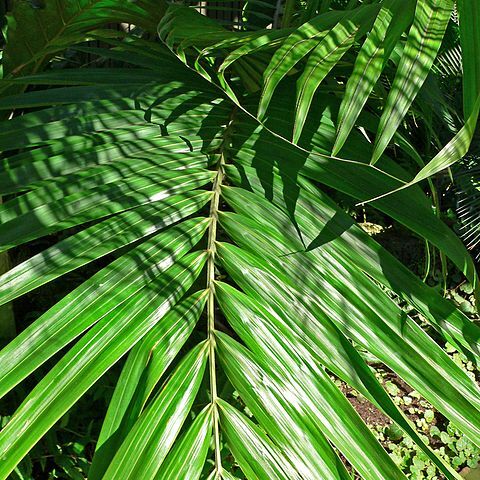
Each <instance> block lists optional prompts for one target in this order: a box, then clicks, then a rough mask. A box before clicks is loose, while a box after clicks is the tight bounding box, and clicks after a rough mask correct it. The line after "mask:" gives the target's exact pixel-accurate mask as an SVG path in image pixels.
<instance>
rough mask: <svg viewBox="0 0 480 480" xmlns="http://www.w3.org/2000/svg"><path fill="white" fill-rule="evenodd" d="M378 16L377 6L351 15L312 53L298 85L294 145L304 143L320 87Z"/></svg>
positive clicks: (329, 33) (330, 32) (325, 37)
mask: <svg viewBox="0 0 480 480" xmlns="http://www.w3.org/2000/svg"><path fill="white" fill-rule="evenodd" d="M376 12H377V7H376V6H374V5H370V6H369V8H362V9H358V10H356V11H353V12H352V14H351V15H348V16H346V17H345V18H343V19H341V20H340V21H339V22H338V24H337V25H335V26H334V27H333V28H332V29H331V30H330V31H329V32H328V33H327V34H326V35H325V36H324V37H323V38H322V40H321V41H320V42H319V43H318V45H317V46H316V47H315V48H314V49H313V51H312V52H311V53H310V56H309V57H308V60H307V63H306V65H305V67H304V69H303V72H302V74H301V76H300V78H299V79H298V81H297V101H296V106H295V123H294V127H293V142H294V143H298V140H299V139H300V136H301V134H302V131H303V126H304V125H305V121H306V119H307V115H308V111H309V110H310V105H311V103H312V100H313V96H314V94H315V92H316V90H317V89H318V87H319V86H320V83H321V82H322V81H323V80H324V78H325V77H326V76H327V75H328V73H329V72H330V70H331V69H332V68H333V67H334V66H335V65H336V64H337V63H338V62H339V61H340V60H341V58H342V57H343V55H345V53H347V51H348V50H349V49H350V48H351V47H352V46H353V44H354V42H355V40H356V39H357V38H359V37H360V36H362V35H364V34H365V33H366V32H367V30H368V29H369V28H370V26H371V24H372V22H373V18H375V14H376Z"/></svg>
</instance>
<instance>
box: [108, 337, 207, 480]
mask: <svg viewBox="0 0 480 480" xmlns="http://www.w3.org/2000/svg"><path fill="white" fill-rule="evenodd" d="M207 346H208V345H207V343H206V342H203V343H201V344H199V345H198V346H197V347H195V348H194V349H193V350H191V351H190V352H189V353H188V354H187V355H186V356H185V357H184V359H183V360H182V362H181V363H180V365H179V366H178V367H177V368H176V370H175V372H174V373H173V375H172V376H171V378H170V380H169V381H168V383H167V384H166V385H165V386H164V388H163V389H162V390H161V391H160V392H159V394H158V395H157V396H156V397H155V399H154V400H153V401H152V403H151V404H150V405H149V406H148V408H147V409H146V410H145V412H144V413H143V414H142V415H141V417H140V418H139V419H138V421H137V423H136V424H135V425H134V427H133V428H132V430H131V431H130V433H129V434H128V435H127V437H126V438H125V440H124V441H123V443H122V445H121V446H120V448H119V449H118V451H117V453H116V455H115V457H114V458H113V460H112V462H111V463H110V466H109V467H108V469H107V471H106V473H105V475H104V476H103V477H102V478H103V479H104V480H110V479H112V480H113V479H118V478H122V479H125V480H127V479H131V480H137V479H139V478H141V479H142V480H143V479H145V480H150V479H154V478H155V475H156V473H157V471H158V469H159V468H160V466H161V464H162V462H163V460H164V459H165V457H166V456H167V453H168V451H169V449H170V447H171V446H172V444H173V442H174V440H175V437H176V435H177V434H178V432H179V431H180V428H181V427H182V425H183V422H184V421H185V419H186V417H187V415H188V413H189V411H190V408H191V407H192V404H193V401H194V400H195V396H196V394H197V392H198V389H199V387H200V383H201V381H202V377H203V372H204V370H205V364H206V361H207V353H208V348H207Z"/></svg>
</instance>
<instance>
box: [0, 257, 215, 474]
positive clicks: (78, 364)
mask: <svg viewBox="0 0 480 480" xmlns="http://www.w3.org/2000/svg"><path fill="white" fill-rule="evenodd" d="M205 261H206V254H205V253H204V252H201V253H192V254H190V255H187V256H186V257H184V258H183V259H182V260H181V261H179V262H177V264H175V265H174V266H172V267H171V268H170V269H169V270H167V271H166V272H165V274H163V275H161V276H160V277H158V278H157V279H156V280H154V281H153V282H151V284H150V285H147V286H146V287H144V289H143V290H142V291H140V292H139V293H138V294H137V295H135V296H134V297H132V298H131V299H130V300H129V301H128V302H125V303H124V304H123V305H120V307H119V308H117V309H116V311H115V313H114V315H113V317H112V318H104V319H102V320H101V321H99V322H98V323H97V324H96V325H95V326H94V327H93V328H91V329H90V330H89V331H88V332H87V333H86V334H85V335H84V336H83V337H82V338H81V339H80V340H79V341H78V342H77V343H76V344H75V345H74V347H72V348H71V349H70V350H69V352H68V353H67V354H66V355H65V356H64V357H63V358H62V359H61V360H60V361H59V362H58V363H57V364H56V365H55V366H54V367H53V369H52V370H51V371H50V372H49V373H48V374H47V375H46V376H45V377H43V379H42V380H41V381H40V383H39V384H38V385H37V386H36V387H35V388H34V390H33V391H32V392H31V393H30V395H29V396H28V397H27V398H26V400H25V401H24V403H23V404H22V405H21V406H20V407H19V409H18V410H17V411H16V413H15V414H14V416H13V417H12V418H11V419H10V421H9V423H8V424H7V426H6V427H5V428H4V429H3V430H2V432H1V433H0V459H1V463H0V478H1V479H2V480H3V479H5V478H6V477H7V476H8V474H9V473H10V472H11V471H12V470H13V469H14V468H15V466H16V464H17V463H18V462H19V461H20V460H21V459H22V458H23V457H24V456H25V455H26V454H27V453H28V451H29V450H30V449H31V448H32V447H33V446H34V445H35V444H36V443H37V442H38V440H40V438H41V437H42V436H43V435H44V434H45V433H46V432H47V431H48V429H49V428H50V427H51V426H52V425H53V424H54V423H55V422H56V421H57V420H58V419H59V418H60V417H61V416H62V415H63V414H64V413H65V412H66V411H67V410H68V409H69V408H70V407H71V406H72V404H73V403H74V402H75V401H77V400H78V398H80V396H82V395H83V394H84V393H85V392H86V391H87V390H88V389H89V388H90V387H91V386H92V385H93V384H94V383H95V381H96V380H98V378H100V376H101V375H102V374H103V373H105V372H106V371H107V370H108V369H109V368H110V367H111V366H112V365H113V364H114V363H116V362H117V361H118V360H119V359H120V358H121V357H122V355H123V354H124V353H126V352H127V351H128V350H130V349H131V348H132V346H133V345H134V344H135V343H136V342H138V341H139V340H140V339H141V338H142V336H143V335H145V334H146V333H148V331H149V330H150V329H151V328H153V327H154V326H155V324H156V323H157V322H159V321H161V318H162V317H163V316H164V315H165V313H167V312H168V310H169V309H170V308H171V306H172V305H174V304H175V303H176V302H177V301H178V300H179V299H180V298H181V297H182V296H183V295H184V294H185V293H186V291H187V290H188V289H189V288H190V286H191V285H192V283H193V282H194V280H195V279H196V278H197V276H198V275H199V274H200V271H201V270H202V268H203V265H204V264H205Z"/></svg>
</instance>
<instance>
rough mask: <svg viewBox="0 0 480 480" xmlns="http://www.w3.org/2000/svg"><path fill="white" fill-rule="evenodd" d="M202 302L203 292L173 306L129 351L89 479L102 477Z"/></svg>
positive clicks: (185, 338)
mask: <svg viewBox="0 0 480 480" xmlns="http://www.w3.org/2000/svg"><path fill="white" fill-rule="evenodd" d="M206 300H207V298H206V295H205V291H203V292H198V293H196V294H193V295H192V296H190V297H189V298H187V299H186V300H184V301H183V302H181V303H179V304H178V305H175V307H173V309H172V310H170V312H168V313H167V314H166V315H165V317H164V318H163V319H162V321H161V322H160V323H158V324H157V325H156V326H155V327H153V328H152V330H150V332H149V333H148V334H147V335H145V337H144V338H143V339H142V340H141V341H140V342H138V343H137V345H135V347H134V348H133V349H132V351H131V352H130V354H129V356H128V359H127V361H126V363H125V365H124V367H123V369H122V373H121V375H120V377H119V379H118V382H117V385H116V387H115V391H114V393H113V397H112V400H111V401H110V404H109V407H108V411H107V415H106V416H105V420H104V422H103V425H102V430H101V432H100V436H99V438H98V442H97V445H96V450H95V452H96V453H95V456H94V458H93V462H92V466H91V467H90V470H89V475H88V478H89V480H95V479H97V478H98V479H100V478H102V477H103V475H104V473H105V470H106V469H107V467H108V465H109V463H110V461H111V460H112V458H113V457H114V455H115V453H116V451H117V449H118V447H119V446H120V445H121V443H122V442H123V439H124V438H125V437H126V436H127V434H128V433H129V432H130V430H131V429H132V427H133V426H134V424H135V422H136V421H137V419H138V418H139V416H140V414H141V413H142V410H143V408H144V406H145V403H146V402H147V400H148V398H149V396H150V394H151V392H152V390H153V388H154V387H155V385H156V384H157V383H158V381H159V380H160V379H161V377H162V375H163V374H164V373H165V370H166V369H167V367H168V366H169V365H170V363H171V362H172V361H173V359H174V358H175V356H176V355H177V354H178V352H179V351H180V349H181V348H182V346H183V345H184V343H185V342H186V340H187V339H188V338H189V336H190V334H191V333H192V331H193V329H194V327H195V325H196V323H197V321H198V319H199V317H200V314H201V313H202V311H203V309H204V307H205V303H206Z"/></svg>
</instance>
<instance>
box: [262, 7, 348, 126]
mask: <svg viewBox="0 0 480 480" xmlns="http://www.w3.org/2000/svg"><path fill="white" fill-rule="evenodd" d="M350 15H351V13H350V12H328V13H326V14H324V15H319V16H318V17H315V18H314V19H312V20H311V21H310V22H307V23H304V24H303V25H302V26H301V27H300V28H298V29H297V30H296V31H295V32H293V33H292V34H290V35H289V36H288V37H287V39H286V40H285V42H284V43H283V44H282V46H281V47H280V48H279V49H278V50H277V51H276V52H275V54H274V55H273V57H272V60H271V61H270V64H269V65H268V67H267V68H266V70H265V72H264V77H263V78H264V86H263V91H262V96H261V98H260V103H259V106H258V114H257V116H258V118H260V119H262V118H263V117H264V116H265V113H266V110H267V107H268V105H269V103H270V100H271V98H272V96H273V93H274V91H275V89H276V87H277V85H278V84H279V83H280V81H281V80H282V78H284V77H285V75H287V74H288V72H289V71H290V70H291V69H292V68H293V67H294V66H295V65H296V64H297V63H298V62H299V61H300V60H302V58H303V57H305V55H307V54H308V53H309V52H310V51H311V50H312V49H314V48H315V46H316V45H317V43H318V41H319V40H321V39H322V38H324V37H325V36H326V35H327V34H328V33H329V31H330V29H331V28H332V27H333V26H335V25H336V24H337V23H338V22H339V21H340V20H342V19H343V18H347V19H348V18H349V17H350Z"/></svg>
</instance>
